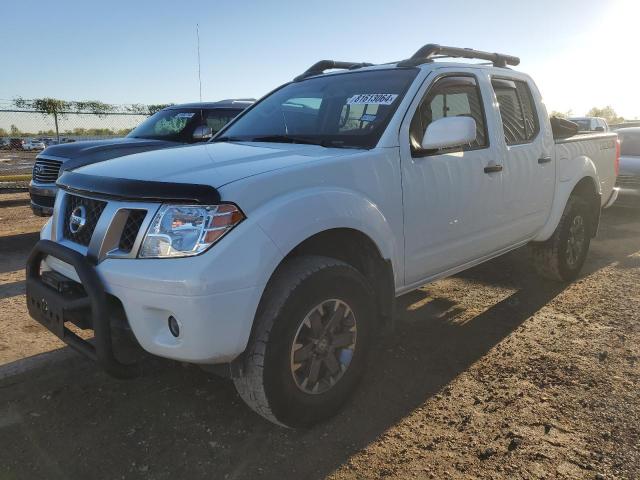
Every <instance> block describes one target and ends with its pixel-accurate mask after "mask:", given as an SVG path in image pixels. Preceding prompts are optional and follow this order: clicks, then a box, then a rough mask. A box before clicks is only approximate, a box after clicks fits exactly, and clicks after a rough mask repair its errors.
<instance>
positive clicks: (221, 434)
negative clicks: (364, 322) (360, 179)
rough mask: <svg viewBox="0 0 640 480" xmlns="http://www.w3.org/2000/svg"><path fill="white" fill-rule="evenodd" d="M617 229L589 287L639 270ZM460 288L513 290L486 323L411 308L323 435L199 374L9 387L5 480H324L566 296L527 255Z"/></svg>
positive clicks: (93, 377) (78, 365) (420, 305)
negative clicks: (39, 477)
mask: <svg viewBox="0 0 640 480" xmlns="http://www.w3.org/2000/svg"><path fill="white" fill-rule="evenodd" d="M614 215H615V217H614V216H610V217H608V218H606V219H605V223H604V224H603V227H604V228H603V231H602V232H601V235H602V237H601V238H599V239H598V240H597V241H596V242H594V252H595V255H593V258H590V260H589V263H588V265H587V268H586V273H585V274H586V275H589V274H590V273H593V272H594V271H596V270H598V269H600V268H603V267H605V266H607V265H610V264H612V263H614V262H619V263H622V264H623V266H624V262H629V261H631V262H635V260H633V259H634V258H635V256H634V257H632V256H631V255H633V254H634V253H636V252H638V251H640V235H638V234H637V233H636V235H635V237H634V236H632V235H627V234H628V232H629V230H631V231H633V230H635V232H638V227H639V224H638V222H637V217H636V216H635V214H632V215H631V216H630V217H629V215H630V214H629V213H628V212H627V213H622V214H619V213H615V214H614ZM627 221H628V223H625V222H627ZM612 227H615V228H612ZM630 259H632V260H630ZM634 265H636V266H637V263H634ZM453 281H454V282H458V281H461V282H462V281H464V282H469V287H468V288H471V289H473V288H474V284H475V285H477V288H482V286H483V285H485V286H486V285H499V286H506V287H508V289H503V290H501V292H503V293H501V294H500V295H494V296H495V297H496V298H499V300H496V301H489V302H488V305H487V306H486V308H484V309H483V310H481V311H480V310H478V311H480V313H477V314H475V315H469V312H468V311H467V310H466V307H465V306H464V303H463V302H461V301H460V298H459V297H458V296H457V295H456V294H455V293H452V294H451V295H447V294H444V293H443V291H444V292H446V289H445V290H442V289H440V290H439V289H437V288H432V287H426V288H423V289H421V290H418V291H416V292H413V293H411V294H408V295H405V296H404V297H402V298H400V299H399V302H398V304H399V305H398V308H399V312H400V316H399V321H398V324H397V329H396V332H395V333H394V335H392V336H388V337H384V338H383V339H381V340H380V342H379V344H378V345H377V347H376V349H375V352H374V355H372V358H371V360H370V365H369V369H368V373H367V375H366V377H365V379H364V381H363V383H362V385H361V388H360V389H359V391H358V392H357V394H356V395H355V396H354V398H353V399H352V400H351V401H350V402H349V404H348V405H347V406H346V408H345V409H344V410H343V411H342V412H341V413H340V414H339V415H338V416H337V417H335V418H334V419H332V420H331V421H329V422H327V423H325V424H322V425H319V426H317V427H315V428H312V429H310V430H301V431H295V430H286V429H283V428H280V427H276V426H274V425H271V424H270V423H268V422H266V421H264V420H262V419H261V418H260V417H258V416H257V415H255V414H253V413H252V412H251V411H249V410H248V408H247V407H245V406H244V404H243V403H242V402H241V400H240V399H239V398H238V396H237V395H236V393H235V390H234V388H233V385H232V383H231V382H230V381H229V380H225V379H221V378H217V377H212V376H210V375H208V374H206V373H205V372H203V371H201V370H199V369H198V368H196V367H182V366H179V365H176V364H174V363H169V362H157V363H156V364H155V365H154V368H153V369H152V370H151V371H150V372H148V373H147V374H146V375H145V376H144V377H142V378H139V379H137V380H135V381H117V380H113V379H111V378H109V377H107V376H105V375H104V374H102V373H100V372H97V371H96V370H95V369H94V367H93V365H91V364H90V363H89V362H87V361H86V360H84V359H82V358H81V357H74V358H72V359H69V360H65V361H62V362H60V363H58V364H56V365H55V368H53V367H52V368H43V369H40V370H38V371H34V372H32V373H28V374H23V375H22V376H18V377H13V378H10V379H6V380H4V381H0V392H2V397H1V400H0V430H1V432H2V433H1V434H0V438H1V439H2V440H0V448H2V451H3V453H4V455H6V458H9V459H12V461H11V462H6V463H5V462H3V463H5V468H7V472H8V473H9V477H11V476H12V475H13V476H15V477H17V478H23V477H31V476H33V475H34V472H43V471H44V472H47V474H46V476H47V478H85V477H92V478H116V477H118V478H119V477H121V476H126V477H127V478H132V477H133V478H136V477H144V478H205V477H206V478H233V479H238V478H255V477H258V476H259V477H261V478H278V479H279V478H291V477H298V478H324V477H325V476H326V475H328V474H330V473H331V472H333V471H335V470H336V469H337V468H339V467H340V466H342V465H344V464H345V463H346V462H347V461H348V460H349V458H350V457H351V456H352V455H353V454H355V453H357V452H358V451H360V450H361V449H363V448H364V447H366V446H367V445H369V444H370V443H372V442H373V441H374V440H375V439H377V438H379V437H380V436H381V435H383V434H384V433H385V432H386V431H387V430H388V429H389V428H390V427H392V426H393V425H395V424H397V423H398V422H399V421H401V420H402V419H403V418H405V417H406V416H407V415H409V414H410V413H412V412H414V411H416V409H418V408H419V407H420V406H422V405H423V404H424V403H425V401H426V400H428V399H429V398H430V397H432V396H434V395H436V394H438V393H443V394H444V395H446V391H447V389H446V387H447V385H449V384H450V383H451V382H452V381H453V380H454V379H455V378H456V377H457V376H459V375H460V374H461V373H462V372H464V371H465V370H467V369H468V368H469V367H470V366H471V365H472V364H473V363H474V362H476V361H478V360H479V359H480V358H482V357H483V356H484V355H485V354H486V353H487V352H488V351H489V350H490V349H492V348H493V347H494V346H495V345H497V344H498V343H500V342H501V341H502V340H503V339H505V338H506V337H508V336H509V335H510V334H511V333H512V332H513V331H514V330H515V329H517V328H518V327H519V326H520V325H522V324H523V323H524V322H525V321H526V320H527V319H528V318H529V317H531V316H532V315H534V314H535V313H536V312H537V311H538V310H540V309H541V308H542V307H544V306H545V305H546V304H548V303H549V302H550V301H551V300H552V299H553V298H555V297H556V296H557V295H558V294H560V293H561V292H562V291H563V290H564V289H565V288H566V286H565V285H562V284H557V283H553V282H543V281H541V280H539V279H538V278H537V277H536V276H535V275H534V274H533V273H532V272H531V269H530V267H529V266H528V264H527V263H526V262H524V261H522V259H521V257H520V256H519V255H518V254H517V252H514V254H511V255H510V256H507V257H503V258H500V259H496V260H494V261H492V262H489V263H486V264H484V265H481V266H479V267H476V268H474V269H472V270H470V271H468V272H465V273H463V274H461V275H459V276H458V277H457V278H456V279H454V280H453ZM485 288H487V287H485ZM504 292H506V293H504ZM467 305H468V303H467ZM475 311H476V310H474V312H475ZM462 317H464V318H465V320H464V321H459V319H460V318H462ZM452 401H458V402H465V401H472V399H464V398H462V399H460V398H456V399H455V400H454V399H452ZM70 459H73V461H70Z"/></svg>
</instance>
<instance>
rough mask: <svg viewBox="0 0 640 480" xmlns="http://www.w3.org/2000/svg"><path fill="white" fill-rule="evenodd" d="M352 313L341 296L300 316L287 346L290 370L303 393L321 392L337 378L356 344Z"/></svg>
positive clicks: (355, 328) (347, 362)
mask: <svg viewBox="0 0 640 480" xmlns="http://www.w3.org/2000/svg"><path fill="white" fill-rule="evenodd" d="M356 337H357V325H356V317H355V315H354V313H353V310H351V307H349V305H348V304H347V303H346V302H344V301H343V300H338V299H335V298H334V299H330V300H325V301H324V302H322V303H320V304H318V305H316V306H315V307H314V308H313V309H311V311H310V312H309V313H307V315H306V316H305V317H304V319H303V320H302V322H301V323H300V326H299V327H298V330H297V332H296V335H295V337H294V339H293V345H292V346H291V362H290V363H291V374H292V375H293V379H294V381H295V384H296V386H297V387H298V388H299V389H300V390H302V391H303V392H304V393H308V394H320V393H324V392H326V391H328V390H330V389H331V388H333V386H334V385H335V384H336V383H337V382H338V381H340V379H341V378H342V377H343V375H344V374H345V372H346V371H347V369H348V368H349V365H350V364H351V360H352V359H353V353H354V351H355V347H356Z"/></svg>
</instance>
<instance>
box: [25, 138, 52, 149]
mask: <svg viewBox="0 0 640 480" xmlns="http://www.w3.org/2000/svg"><path fill="white" fill-rule="evenodd" d="M45 148H47V146H46V145H45V144H44V142H41V141H40V140H27V141H26V142H25V143H23V144H22V149H23V150H28V151H31V150H44V149H45Z"/></svg>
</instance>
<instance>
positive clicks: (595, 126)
mask: <svg viewBox="0 0 640 480" xmlns="http://www.w3.org/2000/svg"><path fill="white" fill-rule="evenodd" d="M569 120H571V121H572V122H573V123H577V124H578V130H580V131H581V132H608V131H609V125H608V124H607V121H606V120H605V119H604V118H600V117H571V118H569Z"/></svg>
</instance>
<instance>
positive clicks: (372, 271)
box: [282, 228, 395, 329]
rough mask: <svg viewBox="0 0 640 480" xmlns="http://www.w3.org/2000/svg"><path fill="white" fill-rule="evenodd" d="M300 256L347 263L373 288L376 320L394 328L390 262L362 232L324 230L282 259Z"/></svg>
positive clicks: (393, 286) (393, 292) (393, 295)
mask: <svg viewBox="0 0 640 480" xmlns="http://www.w3.org/2000/svg"><path fill="white" fill-rule="evenodd" d="M300 255H321V256H325V257H331V258H335V259H337V260H341V261H343V262H345V263H348V264H349V265H351V266H352V267H354V268H355V269H356V270H358V271H359V272H360V273H362V275H364V276H365V278H366V279H367V280H368V281H369V284H370V285H371V287H372V288H373V290H374V292H373V294H374V298H375V300H376V307H377V311H378V312H379V313H380V315H379V317H378V318H379V320H380V321H381V323H382V325H381V326H382V327H383V328H384V329H387V328H391V327H392V326H393V312H394V308H395V282H394V277H393V267H392V265H391V261H390V260H385V259H384V258H383V257H382V255H381V254H380V251H379V250H378V247H377V245H376V244H375V243H374V242H373V240H371V238H369V237H368V236H367V235H365V234H364V233H362V232H360V231H358V230H353V229H350V228H336V229H331V230H325V231H324V232H320V233H317V234H315V235H313V236H312V237H309V238H307V239H306V240H304V241H303V242H302V243H300V244H299V245H297V246H296V247H295V248H294V249H293V250H291V251H290V252H289V254H288V255H287V256H286V257H285V258H284V259H283V260H282V262H283V263H284V262H286V261H287V260H288V259H290V258H293V257H296V256H300Z"/></svg>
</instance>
